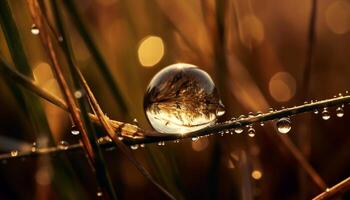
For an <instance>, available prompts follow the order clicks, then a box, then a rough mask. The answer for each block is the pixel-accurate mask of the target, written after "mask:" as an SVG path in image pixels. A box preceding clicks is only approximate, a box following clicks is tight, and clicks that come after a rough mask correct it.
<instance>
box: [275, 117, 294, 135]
mask: <svg viewBox="0 0 350 200" xmlns="http://www.w3.org/2000/svg"><path fill="white" fill-rule="evenodd" d="M276 126H277V130H278V132H280V133H283V134H286V133H288V132H289V131H290V129H291V128H292V126H291V122H290V119H289V118H288V117H283V118H281V119H279V120H278V121H277V122H276Z"/></svg>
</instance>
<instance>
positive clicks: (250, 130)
mask: <svg viewBox="0 0 350 200" xmlns="http://www.w3.org/2000/svg"><path fill="white" fill-rule="evenodd" d="M248 136H249V137H254V136H255V129H254V128H253V127H249V129H248Z"/></svg>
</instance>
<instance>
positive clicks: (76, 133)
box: [70, 125, 80, 135]
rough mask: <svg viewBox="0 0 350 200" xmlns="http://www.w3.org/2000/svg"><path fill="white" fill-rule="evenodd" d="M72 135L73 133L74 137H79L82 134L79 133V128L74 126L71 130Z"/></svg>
mask: <svg viewBox="0 0 350 200" xmlns="http://www.w3.org/2000/svg"><path fill="white" fill-rule="evenodd" d="M70 133H71V134H72V135H79V134H80V132H79V129H78V126H76V125H73V126H72V128H71V129H70Z"/></svg>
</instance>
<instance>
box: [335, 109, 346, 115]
mask: <svg viewBox="0 0 350 200" xmlns="http://www.w3.org/2000/svg"><path fill="white" fill-rule="evenodd" d="M335 111H336V113H337V117H343V116H344V110H343V108H341V107H338V108H337V109H336V110H335Z"/></svg>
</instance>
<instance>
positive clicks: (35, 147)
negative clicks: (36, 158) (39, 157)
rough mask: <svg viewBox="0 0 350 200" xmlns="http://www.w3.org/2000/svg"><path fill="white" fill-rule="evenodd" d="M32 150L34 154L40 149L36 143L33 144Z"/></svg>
mask: <svg viewBox="0 0 350 200" xmlns="http://www.w3.org/2000/svg"><path fill="white" fill-rule="evenodd" d="M30 150H31V151H32V152H33V153H34V152H37V151H38V147H37V144H36V142H33V144H32V148H31V149H30Z"/></svg>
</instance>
